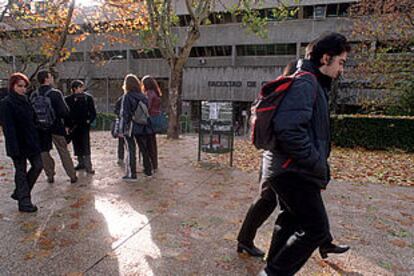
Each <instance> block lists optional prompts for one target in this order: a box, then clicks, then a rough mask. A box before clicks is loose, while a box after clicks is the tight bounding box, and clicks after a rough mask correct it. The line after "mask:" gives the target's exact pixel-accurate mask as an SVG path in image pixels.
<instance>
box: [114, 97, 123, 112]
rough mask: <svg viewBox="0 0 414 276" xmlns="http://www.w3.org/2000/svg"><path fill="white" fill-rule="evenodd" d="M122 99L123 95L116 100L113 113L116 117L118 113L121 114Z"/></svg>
mask: <svg viewBox="0 0 414 276" xmlns="http://www.w3.org/2000/svg"><path fill="white" fill-rule="evenodd" d="M123 97H124V95H122V96H121V97H119V98H118V99H117V100H116V103H115V108H114V113H115V114H116V116H118V117H119V115H120V112H121V104H122V98H123Z"/></svg>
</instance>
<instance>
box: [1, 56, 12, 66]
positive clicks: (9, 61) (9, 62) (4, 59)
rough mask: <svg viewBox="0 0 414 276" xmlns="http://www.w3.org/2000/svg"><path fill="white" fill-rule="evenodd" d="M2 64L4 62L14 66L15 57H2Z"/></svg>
mask: <svg viewBox="0 0 414 276" xmlns="http://www.w3.org/2000/svg"><path fill="white" fill-rule="evenodd" d="M0 62H4V63H7V64H12V63H13V57H12V56H2V57H0Z"/></svg>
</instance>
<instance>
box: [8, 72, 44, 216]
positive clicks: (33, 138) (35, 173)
mask: <svg viewBox="0 0 414 276" xmlns="http://www.w3.org/2000/svg"><path fill="white" fill-rule="evenodd" d="M28 85H29V79H28V78H27V77H26V76H25V75H23V74H21V73H14V74H12V75H11V77H10V80H9V93H8V95H7V96H6V97H5V98H4V99H3V100H2V101H1V103H0V118H1V121H2V123H3V134H4V137H5V140H6V152H7V155H8V156H9V157H11V158H12V160H13V165H14V168H15V178H14V179H15V184H16V188H15V190H14V192H13V194H12V195H11V197H12V198H13V199H14V200H17V201H18V208H19V211H21V212H30V213H31V212H36V211H37V207H36V205H33V203H32V200H31V191H32V189H33V186H34V184H35V183H36V181H37V179H38V177H39V175H40V173H41V171H42V168H43V165H42V158H41V156H40V145H39V137H38V134H37V130H36V126H35V113H34V110H33V108H32V106H31V104H30V103H29V101H28V100H27V98H26V96H25V93H26V89H27V87H28ZM27 161H29V162H30V165H31V167H30V169H29V170H27Z"/></svg>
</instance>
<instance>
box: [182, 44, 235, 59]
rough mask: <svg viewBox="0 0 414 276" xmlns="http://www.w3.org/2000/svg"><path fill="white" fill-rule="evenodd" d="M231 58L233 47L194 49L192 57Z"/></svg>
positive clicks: (191, 53)
mask: <svg viewBox="0 0 414 276" xmlns="http://www.w3.org/2000/svg"><path fill="white" fill-rule="evenodd" d="M224 56H231V46H204V47H193V48H192V49H191V52H190V57H224Z"/></svg>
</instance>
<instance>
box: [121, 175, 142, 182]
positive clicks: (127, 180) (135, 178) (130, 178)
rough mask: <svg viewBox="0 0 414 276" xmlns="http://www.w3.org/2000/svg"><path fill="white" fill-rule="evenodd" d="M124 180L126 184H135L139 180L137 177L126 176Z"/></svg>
mask: <svg viewBox="0 0 414 276" xmlns="http://www.w3.org/2000/svg"><path fill="white" fill-rule="evenodd" d="M122 180H124V181H126V182H135V181H137V180H138V178H137V177H136V176H128V175H125V176H124V177H122Z"/></svg>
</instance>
